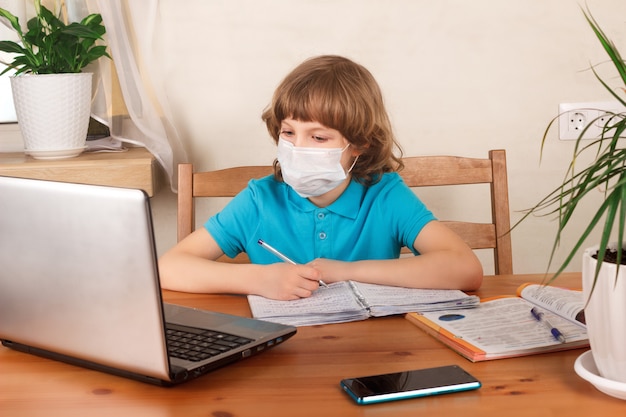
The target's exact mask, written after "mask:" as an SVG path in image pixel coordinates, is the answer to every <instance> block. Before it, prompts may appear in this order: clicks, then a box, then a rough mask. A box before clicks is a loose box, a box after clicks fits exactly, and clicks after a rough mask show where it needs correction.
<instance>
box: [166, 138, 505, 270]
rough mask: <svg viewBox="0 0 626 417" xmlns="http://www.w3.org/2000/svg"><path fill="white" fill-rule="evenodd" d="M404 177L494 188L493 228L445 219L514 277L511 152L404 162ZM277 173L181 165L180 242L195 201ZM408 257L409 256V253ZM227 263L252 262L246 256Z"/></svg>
mask: <svg viewBox="0 0 626 417" xmlns="http://www.w3.org/2000/svg"><path fill="white" fill-rule="evenodd" d="M403 162H404V169H403V170H402V171H400V175H401V176H402V178H403V179H404V181H405V182H406V183H407V185H408V186H409V187H426V186H439V185H462V184H489V185H490V191H491V218H492V222H491V223H471V222H459V221H449V220H442V222H444V223H445V224H446V225H447V226H448V227H450V228H451V229H452V230H454V231H455V232H456V233H458V234H459V235H460V236H461V238H463V240H464V241H465V242H466V243H467V244H468V245H469V246H470V247H471V248H472V249H493V251H494V270H495V273H496V274H512V273H513V256H512V249H511V236H510V234H509V229H510V214H509V197H508V185H507V170H506V153H505V151H504V150H492V151H490V152H489V158H484V159H479V158H464V157H456V156H416V157H406V158H403ZM272 172H273V168H272V167H271V166H242V167H235V168H227V169H222V170H218V171H207V172H197V173H194V172H193V166H192V165H191V164H180V165H179V166H178V240H179V241H180V240H182V239H183V238H185V237H186V236H187V235H188V234H190V233H191V232H192V231H193V229H194V227H195V216H194V198H195V197H234V196H235V195H236V194H237V193H238V192H239V191H241V190H242V189H244V188H245V187H246V185H247V184H248V181H249V180H250V179H252V178H260V177H263V176H266V175H269V174H271V173H272ZM405 252H406V251H405ZM221 260H224V261H228V262H247V261H248V259H247V257H246V256H241V257H237V258H236V259H235V260H229V259H228V258H226V257H223V259H221Z"/></svg>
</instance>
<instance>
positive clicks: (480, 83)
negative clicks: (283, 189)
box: [154, 0, 626, 273]
mask: <svg viewBox="0 0 626 417" xmlns="http://www.w3.org/2000/svg"><path fill="white" fill-rule="evenodd" d="M586 3H587V4H588V5H589V7H590V8H591V10H592V11H593V13H594V15H595V17H596V18H597V20H598V21H599V22H600V23H601V25H602V26H603V28H604V29H605V31H606V32H607V33H609V34H610V36H611V37H612V38H613V39H614V40H615V41H616V43H617V44H618V45H623V47H624V48H626V25H624V23H625V19H626V2H625V1H624V0H587V2H586ZM584 4H585V2H582V1H575V0H548V1H546V0H516V1H513V0H499V1H496V0H472V1H468V0H438V1H432V0H386V1H382V0H266V1H259V0H213V1H206V0H185V1H184V2H180V1H178V0H162V2H161V5H162V8H161V18H162V20H163V22H162V27H161V28H160V35H161V36H160V37H159V39H155V46H156V47H157V48H164V49H165V50H167V51H168V55H169V57H170V59H168V60H167V62H163V66H164V68H163V70H164V71H165V73H167V74H169V77H170V78H169V81H168V83H167V95H168V96H169V98H170V100H171V102H170V105H171V107H172V109H173V112H174V117H175V124H176V126H177V128H178V130H179V133H180V135H181V137H182V138H183V139H184V140H185V142H186V143H187V150H188V152H189V155H190V159H191V162H193V163H194V164H196V167H197V168H198V169H213V168H220V167H227V166H231V165H242V164H269V163H271V161H272V160H273V158H274V153H275V149H274V146H273V145H272V143H271V142H270V140H269V138H268V135H267V133H266V131H265V128H264V126H263V124H262V123H261V121H260V114H261V111H262V110H263V108H264V106H265V105H266V104H267V103H268V101H269V99H270V96H271V94H272V92H273V89H274V88H275V86H276V85H277V84H278V82H279V81H280V80H281V78H282V77H283V76H284V75H285V74H286V73H287V72H288V71H289V70H290V69H291V68H293V67H294V66H295V65H297V64H298V63H299V62H301V61H302V60H303V59H305V58H307V57H310V56H313V55H318V54H342V55H346V56H348V57H350V58H353V59H354V60H356V61H358V62H360V63H362V64H363V65H365V66H366V67H368V68H369V69H370V70H371V72H372V73H373V74H374V76H375V77H376V78H377V79H378V81H379V83H380V85H381V87H382V89H383V92H384V94H385V98H386V103H387V106H388V110H389V112H390V115H391V118H392V121H393V124H394V128H395V131H396V134H397V137H398V139H399V141H400V142H401V144H402V146H403V147H404V150H405V154H407V155H416V154H465V155H473V156H479V157H482V156H486V155H487V152H488V150H489V149H494V148H503V149H506V151H507V156H508V164H509V188H510V204H511V211H512V219H513V221H515V220H517V219H519V218H520V211H521V210H523V209H525V208H528V207H530V206H532V205H533V204H534V203H536V202H537V201H538V200H539V199H540V197H542V196H543V195H544V194H546V193H547V192H548V191H550V190H551V189H552V188H554V187H555V186H556V185H558V183H559V181H560V180H561V178H562V176H563V173H564V169H565V168H566V166H567V163H568V156H569V153H570V152H571V149H572V143H571V142H562V141H559V140H558V138H557V136H556V134H555V132H552V133H551V134H550V135H549V137H548V139H547V143H546V148H545V153H544V155H543V162H542V163H541V165H540V164H539V146H540V142H541V138H542V135H543V132H544V129H545V127H546V125H547V123H548V122H549V121H550V120H551V119H552V118H553V117H554V116H556V114H557V112H558V104H559V103H560V102H583V101H603V100H606V99H607V98H608V96H607V93H605V92H604V91H603V90H602V88H601V87H600V86H599V84H598V82H597V81H596V80H595V79H594V77H593V75H592V74H591V72H590V71H585V70H586V69H587V68H588V67H589V64H590V63H600V62H603V61H605V59H606V58H605V56H604V55H603V52H602V50H601V48H600V46H599V44H598V43H597V41H596V40H595V38H594V35H593V33H592V32H591V30H590V29H589V27H588V25H587V23H586V22H585V20H584V17H583V15H582V12H581V8H580V5H584ZM624 48H623V49H624ZM625 50H626V49H625ZM611 81H612V82H614V83H615V85H617V84H618V83H617V81H618V80H617V79H612V80H611ZM430 194H436V192H430V193H426V194H425V195H424V199H425V200H426V202H427V203H428V204H429V205H430V206H431V207H432V208H433V209H434V211H435V212H436V214H437V215H440V216H441V217H445V216H446V215H447V214H448V213H455V212H461V213H462V212H469V214H470V215H474V213H473V212H472V210H473V209H472V208H469V207H470V206H469V204H473V202H472V201H473V200H478V199H481V198H483V197H484V194H476V193H475V192H474V190H467V191H464V192H463V193H462V194H460V195H459V196H454V197H450V196H437V195H435V196H431V195H430ZM209 209H210V210H211V211H212V210H213V209H214V208H212V207H209ZM175 211H176V210H175V196H174V195H173V194H171V193H169V192H168V191H167V190H165V191H163V192H161V193H160V194H159V195H158V196H157V197H155V199H154V216H155V221H156V223H157V246H158V249H159V251H160V252H162V251H164V250H166V249H167V248H168V247H170V246H171V245H173V244H174V242H175V214H176V213H175ZM209 214H210V213H208V212H205V213H202V212H200V213H199V215H198V217H199V219H198V220H204V218H206V216H208V215H209ZM589 215H590V214H589ZM554 226H555V225H554V222H552V221H550V219H548V218H533V219H530V220H528V221H526V222H525V223H523V224H522V225H521V227H519V228H518V229H516V230H515V231H513V234H512V237H513V250H514V269H515V271H516V272H520V273H523V272H543V271H544V270H545V268H546V265H547V261H548V251H549V249H550V247H551V245H552V238H553V232H554ZM581 227H582V226H580V225H577V226H576V227H575V229H577V230H579V229H580V228H581ZM566 238H567V236H566ZM594 241H595V239H592V241H591V242H590V244H591V243H594ZM486 262H487V261H486ZM570 269H571V270H580V265H579V262H578V261H576V262H575V264H574V265H573V266H572V267H571V268H570ZM486 270H487V272H489V271H490V270H491V266H490V265H487V267H486Z"/></svg>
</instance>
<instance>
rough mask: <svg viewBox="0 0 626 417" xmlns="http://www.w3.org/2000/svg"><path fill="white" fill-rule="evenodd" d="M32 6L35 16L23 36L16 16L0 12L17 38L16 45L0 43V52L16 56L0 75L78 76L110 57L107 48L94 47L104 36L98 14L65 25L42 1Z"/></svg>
mask: <svg viewBox="0 0 626 417" xmlns="http://www.w3.org/2000/svg"><path fill="white" fill-rule="evenodd" d="M34 3H35V11H36V13H37V14H36V16H35V17H33V18H32V19H30V20H29V21H28V23H27V28H28V30H27V31H26V32H23V31H22V27H21V25H20V22H19V20H18V18H17V17H16V16H15V15H13V14H12V13H11V12H9V11H8V10H5V9H3V8H0V17H3V18H6V19H7V20H8V22H9V23H10V25H11V27H12V28H13V30H14V31H15V32H16V33H17V35H18V37H19V43H18V42H13V41H0V51H3V52H7V53H10V54H14V55H15V56H14V58H13V62H10V63H6V65H7V68H6V69H5V70H4V71H3V72H2V73H0V75H2V74H4V73H5V72H7V71H10V70H15V74H16V75H18V74H22V73H26V74H28V73H31V74H59V73H77V72H81V71H82V69H83V68H84V67H86V66H87V65H88V64H90V63H91V62H93V61H96V60H97V59H99V58H100V57H102V56H106V57H109V55H108V53H107V52H106V46H104V45H97V44H96V42H97V41H98V40H102V35H104V33H105V32H106V30H105V27H104V25H103V24H102V16H101V15H100V14H91V15H89V16H87V17H85V18H84V19H83V20H82V21H81V22H80V23H79V22H73V23H70V24H65V23H64V22H63V21H62V20H61V19H60V18H59V17H58V16H55V15H54V13H52V12H51V11H50V10H48V9H47V8H46V7H44V6H42V5H41V0H35V2H34ZM109 58H110V57H109Z"/></svg>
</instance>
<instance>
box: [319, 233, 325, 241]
mask: <svg viewBox="0 0 626 417" xmlns="http://www.w3.org/2000/svg"><path fill="white" fill-rule="evenodd" d="M318 236H319V238H320V239H321V240H324V239H326V233H324V232H322V233H320V234H319V235H318Z"/></svg>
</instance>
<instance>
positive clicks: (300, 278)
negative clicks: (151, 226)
mask: <svg viewBox="0 0 626 417" xmlns="http://www.w3.org/2000/svg"><path fill="white" fill-rule="evenodd" d="M223 254H224V253H223V251H222V250H221V248H220V247H219V246H218V244H217V242H215V239H213V237H212V236H211V234H210V233H209V232H208V231H207V230H206V229H205V228H200V229H198V230H196V231H195V232H193V233H192V234H190V235H189V236H187V237H186V238H185V239H183V240H182V241H180V242H179V243H178V244H177V245H175V246H174V247H173V248H171V249H170V250H169V251H167V252H166V253H165V254H163V256H161V258H160V259H159V274H160V278H161V286H162V287H163V288H164V289H167V290H174V291H184V292H196V293H227V294H258V295H262V296H264V297H267V298H273V299H280V300H289V299H297V298H303V297H309V296H310V295H311V294H312V293H313V291H315V290H316V289H317V288H318V286H319V284H318V282H317V280H318V279H319V275H320V273H319V272H318V271H316V270H315V269H314V268H312V267H310V266H306V265H289V264H285V263H276V264H271V265H254V264H230V263H225V262H216V261H215V260H216V259H217V258H219V257H220V256H222V255H223Z"/></svg>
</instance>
